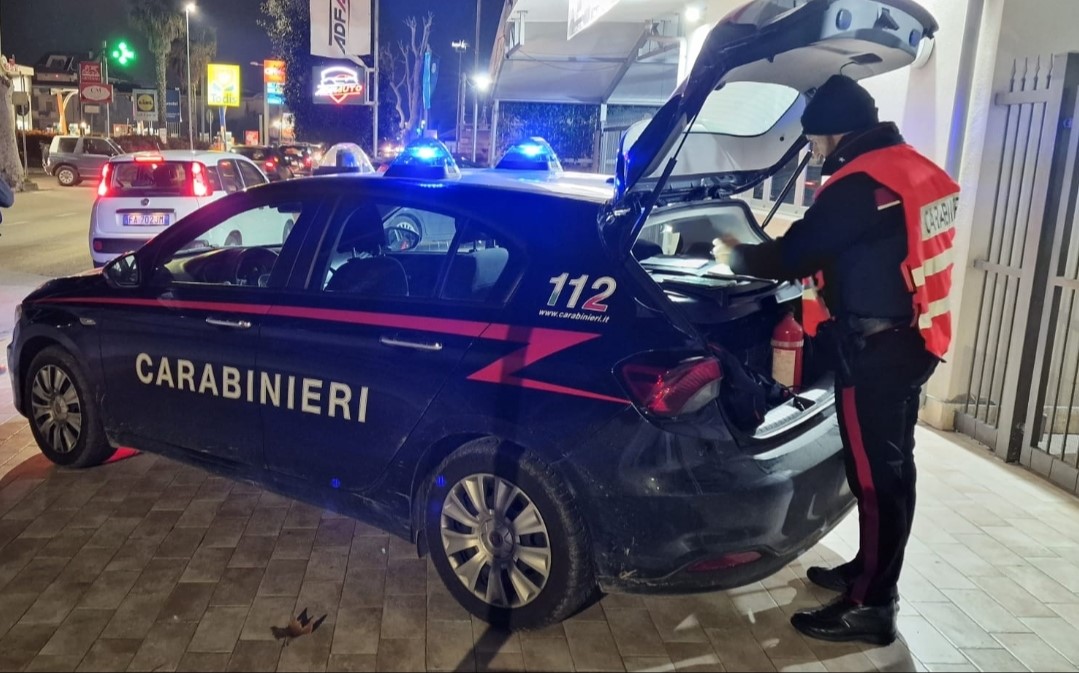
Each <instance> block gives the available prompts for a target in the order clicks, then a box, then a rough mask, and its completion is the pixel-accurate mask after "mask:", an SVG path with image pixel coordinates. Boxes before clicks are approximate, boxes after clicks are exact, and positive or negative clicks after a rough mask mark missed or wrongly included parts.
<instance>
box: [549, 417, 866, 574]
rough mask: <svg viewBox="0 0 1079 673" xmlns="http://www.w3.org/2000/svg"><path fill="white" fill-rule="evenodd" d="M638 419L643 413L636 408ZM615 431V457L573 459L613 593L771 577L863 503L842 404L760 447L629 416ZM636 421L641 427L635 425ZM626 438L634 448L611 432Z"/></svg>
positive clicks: (608, 445) (607, 445) (606, 445)
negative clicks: (853, 482)
mask: <svg viewBox="0 0 1079 673" xmlns="http://www.w3.org/2000/svg"><path fill="white" fill-rule="evenodd" d="M633 414H634V415H635V412H633ZM615 425H616V426H621V427H619V428H615V429H614V432H613V433H607V432H604V433H603V434H604V436H605V439H604V441H603V442H602V445H601V446H602V448H600V447H599V446H597V447H593V448H590V449H587V451H588V453H593V454H595V453H597V452H602V451H606V452H608V455H607V456H606V460H602V459H601V460H589V459H588V458H586V457H585V456H584V454H583V452H577V453H575V454H573V455H572V456H571V459H570V460H568V461H565V464H566V466H567V467H566V469H567V470H569V471H573V472H574V473H575V477H574V480H575V481H576V482H577V484H576V485H575V486H576V489H577V490H578V495H580V496H583V500H585V501H586V505H585V506H584V507H583V514H584V515H585V518H586V520H587V521H588V523H589V530H590V531H591V533H592V542H593V545H594V548H595V562H596V570H597V574H598V579H599V582H600V585H601V586H602V587H603V588H604V590H606V591H625V592H643V593H682V592H697V591H710V590H716V589H728V588H733V587H737V586H743V585H745V584H749V583H752V582H755V581H758V580H760V579H762V578H764V577H767V576H769V575H771V574H773V573H775V572H776V571H778V570H779V569H781V568H782V567H783V566H784V565H786V564H787V563H789V562H790V561H791V560H793V559H794V558H797V557H798V556H799V555H800V554H802V553H803V552H805V551H806V550H808V549H809V548H810V547H812V546H813V545H814V544H816V543H817V541H819V540H820V539H821V538H822V537H824V535H825V534H827V533H828V531H830V530H831V529H832V528H834V527H835V525H836V524H838V523H839V522H840V521H841V520H842V519H843V517H844V516H846V514H847V513H848V512H849V511H850V509H851V508H852V507H853V505H854V498H853V496H852V495H851V493H850V490H849V488H848V486H847V480H846V471H845V466H844V460H843V452H842V442H841V440H840V435H839V428H838V424H837V422H836V418H835V414H834V410H830V411H828V412H826V413H824V414H821V415H820V416H819V417H817V418H816V419H814V420H812V421H810V422H808V423H807V424H806V425H807V426H810V427H802V428H799V429H798V431H796V432H792V433H788V435H787V436H784V437H779V438H777V439H776V441H774V442H772V443H770V444H768V445H762V446H755V447H754V448H753V449H752V452H750V451H748V450H747V449H745V448H739V447H736V446H734V445H733V443H726V442H717V441H714V440H705V439H701V438H699V437H688V436H684V435H679V434H674V433H669V432H664V431H662V430H659V429H657V428H655V427H654V426H652V425H651V424H649V423H647V422H645V421H643V420H641V419H640V417H639V416H637V417H636V419H635V420H634V419H632V418H629V417H623V418H621V419H620V420H619V421H617V422H616V423H615ZM630 425H636V426H637V430H635V431H633V430H630V428H629V426H630ZM612 436H614V437H617V436H621V437H623V438H624V439H625V444H624V446H625V448H624V449H622V454H621V455H620V456H619V455H610V452H612V451H618V449H615V448H613V447H617V446H621V445H620V444H615V443H612V442H611V441H610V440H611V437H612Z"/></svg>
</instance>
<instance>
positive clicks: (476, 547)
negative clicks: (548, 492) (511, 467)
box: [442, 474, 551, 608]
mask: <svg viewBox="0 0 1079 673" xmlns="http://www.w3.org/2000/svg"><path fill="white" fill-rule="evenodd" d="M442 546H443V548H444V549H445V550H446V556H448V557H449V559H450V564H451V565H452V566H453V569H454V572H455V573H456V574H457V578H458V579H460V580H461V583H462V584H464V585H465V586H466V587H467V588H468V590H469V591H471V592H472V593H473V594H475V595H476V596H477V597H479V598H480V599H481V600H483V601H485V602H486V603H488V604H489V605H493V606H495V607H502V608H519V607H521V606H524V605H527V604H528V603H531V602H532V601H533V600H535V599H536V597H537V596H539V595H540V592H541V591H543V587H544V586H546V584H547V578H548V577H549V576H550V574H551V543H550V537H549V536H548V534H547V525H546V524H545V523H544V522H543V517H542V516H541V515H540V512H539V509H537V508H536V505H535V503H534V502H532V500H531V499H530V498H529V497H528V496H527V495H526V494H525V493H524V491H522V490H521V489H519V488H517V487H516V486H515V485H513V484H512V483H510V482H509V481H506V480H505V479H502V478H501V477H496V476H495V475H493V474H473V475H471V476H468V477H465V478H464V479H461V480H460V481H458V482H457V483H456V484H454V486H453V488H451V489H450V490H449V493H448V494H447V495H446V499H445V500H444V501H443V503H442Z"/></svg>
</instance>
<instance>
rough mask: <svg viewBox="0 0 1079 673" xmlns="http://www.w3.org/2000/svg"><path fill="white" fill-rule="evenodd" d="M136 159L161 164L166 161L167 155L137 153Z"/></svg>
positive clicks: (141, 161)
mask: <svg viewBox="0 0 1079 673" xmlns="http://www.w3.org/2000/svg"><path fill="white" fill-rule="evenodd" d="M135 161H137V162H139V163H147V164H160V163H162V162H163V161H165V157H163V156H161V155H160V154H136V155H135Z"/></svg>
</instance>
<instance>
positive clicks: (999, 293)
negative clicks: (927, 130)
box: [956, 54, 1079, 490]
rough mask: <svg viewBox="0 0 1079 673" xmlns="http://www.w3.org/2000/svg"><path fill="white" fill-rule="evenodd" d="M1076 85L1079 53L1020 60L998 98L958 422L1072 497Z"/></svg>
mask: <svg viewBox="0 0 1079 673" xmlns="http://www.w3.org/2000/svg"><path fill="white" fill-rule="evenodd" d="M1077 84H1079V54H1062V55H1057V56H1053V57H1052V58H1036V59H1022V60H1020V61H1017V62H1016V65H1015V67H1014V69H1013V76H1012V79H1011V85H1010V87H1009V90H1008V91H1006V92H1001V93H998V94H997V95H996V97H995V101H994V102H995V106H994V111H993V112H994V119H993V121H991V124H990V129H989V133H988V137H989V138H996V139H998V142H997V144H996V145H995V146H993V147H991V148H990V147H989V145H988V144H987V148H986V155H987V157H988V161H989V162H990V164H989V165H990V166H991V167H992V168H991V170H989V171H987V170H985V169H983V171H982V176H983V179H982V185H983V186H982V187H981V188H980V189H979V195H982V196H983V198H981V199H978V201H979V203H980V204H984V205H979V206H976V209H975V222H976V223H980V222H988V223H989V231H988V237H987V238H985V239H980V240H981V246H982V248H981V250H979V251H978V252H979V253H980V254H979V258H978V259H976V260H975V261H974V265H973V266H974V271H972V272H970V274H969V276H968V277H969V278H970V279H971V281H970V282H972V283H973V282H978V281H980V292H981V302H980V306H979V312H978V320H977V323H976V327H975V337H974V344H973V358H972V362H971V373H970V383H969V387H968V390H969V395H968V397H967V401H966V403H965V405H964V407H963V409H962V410H961V411H960V412H959V413H958V414H957V417H956V426H957V428H958V429H959V430H960V431H961V432H963V433H965V434H968V435H970V436H972V437H974V438H976V439H978V440H979V441H981V442H983V443H985V444H987V445H988V446H990V447H991V448H993V449H994V451H996V453H997V454H998V455H1000V456H1001V457H1002V458H1004V459H1006V460H1008V461H1017V460H1021V461H1022V462H1023V464H1025V465H1027V466H1029V467H1031V468H1033V469H1035V470H1036V471H1038V472H1041V473H1043V474H1045V475H1046V476H1050V477H1051V478H1053V479H1054V481H1058V482H1060V483H1062V484H1063V485H1066V486H1068V487H1069V489H1070V490H1074V489H1075V487H1076V475H1077V474H1079V467H1077V466H1079V462H1077V449H1079V408H1077V405H1079V397H1077V393H1079V390H1077V385H1076V384H1077V379H1079V292H1077V290H1079V271H1077V268H1076V267H1077V258H1079V240H1077V236H1079V232H1076V235H1073V231H1075V227H1074V226H1073V225H1074V222H1073V220H1074V215H1075V201H1076V195H1077V194H1079V188H1077V180H1079V171H1076V167H1075V163H1076V160H1077V155H1076V149H1077V148H1076V144H1077V140H1079V134H1074V133H1073V132H1072V120H1073V119H1075V118H1076V116H1077V112H1079V110H1076V89H1077ZM991 151H992V153H991ZM987 183H988V186H989V189H988V190H987V191H985V192H983V191H982V189H985V186H987ZM984 194H990V195H992V198H991V199H987V198H984ZM979 211H980V212H979ZM975 226H977V224H976V225H975ZM978 272H981V273H980V275H979V273H978ZM1058 464H1059V465H1058ZM1068 477H1070V481H1069V480H1068Z"/></svg>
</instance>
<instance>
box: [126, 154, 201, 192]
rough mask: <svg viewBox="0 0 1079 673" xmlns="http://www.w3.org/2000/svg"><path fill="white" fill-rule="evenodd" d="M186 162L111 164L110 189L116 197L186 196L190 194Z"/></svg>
mask: <svg viewBox="0 0 1079 673" xmlns="http://www.w3.org/2000/svg"><path fill="white" fill-rule="evenodd" d="M190 166H191V163H190V162H187V161H165V162H162V163H148V162H136V161H124V162H117V163H114V164H112V189H111V190H110V192H111V193H112V194H114V195H116V196H186V195H187V194H188V193H190V191H191V189H190V177H191V175H190V173H191V171H190Z"/></svg>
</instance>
